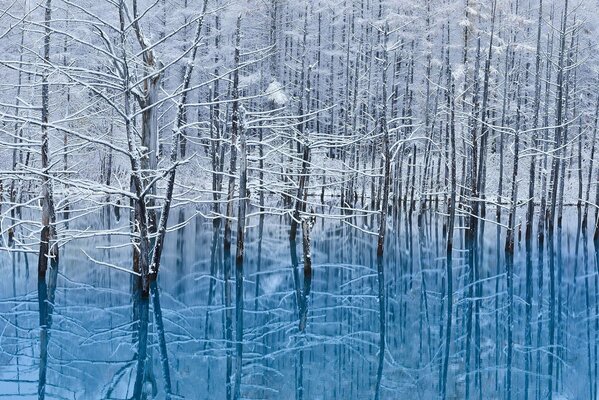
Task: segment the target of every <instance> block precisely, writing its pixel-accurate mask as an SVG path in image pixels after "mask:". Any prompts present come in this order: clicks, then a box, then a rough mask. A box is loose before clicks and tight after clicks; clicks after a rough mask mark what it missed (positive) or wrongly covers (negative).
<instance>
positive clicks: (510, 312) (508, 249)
mask: <svg viewBox="0 0 599 400" xmlns="http://www.w3.org/2000/svg"><path fill="white" fill-rule="evenodd" d="M517 92H518V94H517V96H518V106H517V111H516V132H515V133H514V169H513V172H512V200H511V203H512V204H511V208H510V213H509V218H508V229H507V236H506V239H505V259H506V260H505V269H506V282H507V292H508V294H507V295H508V299H507V303H508V304H507V377H506V392H507V398H508V399H511V398H512V355H513V349H514V342H513V327H514V236H515V229H516V222H515V221H516V206H517V201H518V180H517V179H518V155H519V154H518V147H519V135H520V132H519V127H520V100H521V99H520V87H519V86H518V91H517Z"/></svg>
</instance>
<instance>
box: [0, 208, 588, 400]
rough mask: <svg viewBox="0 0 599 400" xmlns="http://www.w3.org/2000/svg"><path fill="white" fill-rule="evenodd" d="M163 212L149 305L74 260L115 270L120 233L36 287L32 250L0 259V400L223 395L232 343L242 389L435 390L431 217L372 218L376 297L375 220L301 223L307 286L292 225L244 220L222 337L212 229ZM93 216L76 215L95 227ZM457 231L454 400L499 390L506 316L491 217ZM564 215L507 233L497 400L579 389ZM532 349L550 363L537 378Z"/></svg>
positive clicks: (576, 274)
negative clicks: (385, 224)
mask: <svg viewBox="0 0 599 400" xmlns="http://www.w3.org/2000/svg"><path fill="white" fill-rule="evenodd" d="M489 213H490V212H489ZM492 214H493V216H494V210H493V212H492ZM592 216H593V217H594V215H592ZM172 219H173V220H175V222H185V221H189V222H188V224H187V225H186V226H185V227H184V228H183V229H181V230H179V231H177V232H174V233H171V234H169V236H168V237H167V243H166V246H167V247H166V250H165V253H164V256H163V265H162V267H161V271H160V276H159V279H158V285H157V287H153V288H152V293H151V296H150V299H149V300H143V299H140V298H139V297H137V296H136V295H134V294H133V290H132V287H133V285H132V278H131V276H130V275H129V274H128V273H126V272H122V271H119V270H116V269H112V268H108V267H107V266H103V265H98V264H96V263H94V262H93V261H91V260H90V259H89V258H88V257H87V256H86V253H87V254H88V255H89V256H90V257H91V258H93V259H95V260H101V261H102V262H105V263H111V264H115V265H118V266H123V267H127V268H130V267H129V266H130V265H131V248H130V247H127V246H124V245H123V244H124V243H125V241H126V238H124V237H123V236H118V235H115V236H113V237H111V238H106V237H91V238H87V239H79V240H77V241H73V242H70V243H69V244H67V245H66V246H65V247H64V248H63V250H62V253H61V259H60V264H59V266H58V278H57V284H56V288H53V287H52V284H50V285H47V284H46V283H45V282H40V283H38V278H37V273H36V265H37V255H35V254H25V253H19V252H14V253H10V254H9V253H2V254H0V276H1V277H2V279H1V281H0V398H3V399H4V398H9V399H10V398H14V399H17V398H18V399H23V398H37V397H38V390H40V387H44V388H45V389H44V393H45V397H46V398H57V399H106V398H110V399H130V398H159V399H164V398H169V397H170V398H187V399H225V398H226V396H227V382H230V384H229V390H230V391H231V392H233V393H234V392H235V390H236V387H235V383H236V369H237V365H238V364H237V355H238V351H239V350H241V351H242V355H243V358H242V360H243V362H242V364H241V379H240V380H239V392H240V396H241V397H242V398H248V399H293V398H300V397H301V398H304V399H369V398H375V396H376V395H377V393H378V395H379V396H380V398H382V399H401V398H410V399H432V398H438V397H439V392H440V385H441V376H442V373H441V371H442V364H443V359H444V343H445V342H444V340H445V329H446V326H447V318H446V315H447V293H446V287H447V285H446V281H445V278H446V272H445V268H446V257H445V255H446V250H445V239H444V233H443V224H444V218H443V217H442V216H441V215H439V214H436V213H434V212H430V213H427V214H426V215H425V216H424V217H423V218H422V219H421V224H420V226H419V224H418V220H417V218H416V217H415V216H414V217H413V218H406V217H405V213H403V214H402V215H401V216H400V217H399V218H397V219H394V220H393V221H392V220H390V221H389V231H388V236H387V246H386V250H385V256H384V259H383V270H384V285H383V287H384V290H383V292H382V293H381V290H380V288H379V277H378V275H377V261H376V254H375V253H376V237H375V236H373V235H371V234H368V233H366V232H365V230H367V229H371V230H376V227H375V226H374V225H372V224H373V223H374V224H377V221H376V218H375V219H374V221H373V220H372V219H370V218H368V219H366V218H364V219H352V220H351V221H347V222H351V223H343V222H342V221H339V220H322V219H318V220H317V221H316V226H315V227H314V230H313V232H312V259H313V269H312V276H311V281H308V279H307V278H309V277H304V270H303V268H302V260H303V258H302V246H301V235H300V236H299V237H298V243H297V245H296V248H295V251H294V250H293V246H292V245H291V244H290V242H289V240H288V222H287V220H286V219H284V218H281V217H274V216H267V217H265V218H263V219H262V220H261V219H260V218H258V217H252V218H250V220H249V222H250V223H249V225H250V227H249V229H248V232H247V235H246V237H247V244H246V258H245V263H244V269H245V271H244V275H245V283H244V296H243V310H244V311H243V331H242V337H243V343H242V346H238V344H239V343H237V342H235V337H236V334H237V330H236V329H237V323H236V302H235V292H236V287H235V265H234V263H235V261H234V255H233V267H232V268H233V272H232V276H231V288H232V289H231V290H232V296H233V301H232V304H231V307H230V308H228V309H227V308H226V307H225V296H224V288H225V284H224V280H223V279H224V278H223V265H224V261H223V248H222V232H219V233H217V234H216V235H214V231H213V224H212V221H210V220H207V219H204V218H203V217H200V216H195V215H192V213H191V212H189V211H183V210H181V211H178V210H175V211H174V212H173V217H172ZM103 221H105V218H104V217H102V216H97V217H95V218H93V219H92V220H91V222H90V221H88V223H89V224H90V226H93V228H94V229H98V228H99V227H101V226H103V224H105V222H103ZM464 223H465V222H464V221H463V220H462V219H457V220H456V226H457V227H458V228H457V230H456V234H455V236H454V237H455V247H454V252H453V254H454V257H453V296H452V297H453V308H452V311H453V312H452V327H451V347H450V351H449V355H450V356H449V361H448V363H449V365H448V376H447V398H451V399H454V398H455V399H457V398H464V397H465V396H466V389H467V388H469V389H468V394H469V396H470V397H471V398H477V399H478V398H484V399H494V398H503V397H504V396H506V376H507V370H508V368H507V367H508V363H509V361H508V351H507V343H508V330H507V323H508V321H509V318H508V310H510V307H509V304H508V290H507V286H506V282H507V281H506V274H505V253H504V243H505V229H501V234H500V237H499V240H498V236H497V225H496V224H494V223H490V222H488V223H485V224H484V226H481V229H480V237H479V238H478V240H477V246H476V254H475V256H474V257H469V253H468V248H470V247H468V248H467V246H466V244H465V243H464V240H463V235H462V234H461V232H463V230H460V228H459V227H460V226H464ZM579 223H580V221H579V214H578V211H577V210H576V209H575V208H573V209H569V210H568V211H567V214H566V217H565V218H564V226H563V228H562V229H559V230H556V232H555V236H554V237H553V238H549V237H548V238H546V240H545V246H544V248H542V249H541V251H539V248H538V242H537V240H536V235H533V237H534V240H533V241H532V244H531V246H530V248H528V249H527V246H526V245H525V240H524V237H523V236H524V234H523V233H522V239H521V241H517V243H516V249H515V259H514V285H513V290H514V303H513V307H512V308H511V309H512V310H513V312H512V315H511V317H512V318H513V331H512V337H513V356H512V368H511V370H512V388H513V389H512V398H524V393H525V388H526V387H528V393H529V398H546V396H547V394H548V390H549V385H551V387H552V391H554V392H555V393H556V394H559V396H561V398H568V399H581V398H590V397H589V396H594V395H596V383H597V372H598V371H597V344H598V339H597V338H598V336H597V335H598V334H599V327H598V325H597V323H598V319H597V316H598V315H599V310H598V306H599V303H598V293H597V289H598V284H597V253H596V252H595V246H594V245H593V242H592V228H593V227H589V234H586V233H585V232H584V231H582V230H581V229H579ZM111 224H112V228H115V227H116V228H119V227H120V228H123V229H126V226H127V225H126V224H127V222H126V221H123V220H121V221H120V222H116V221H112V222H111ZM590 225H593V224H590ZM234 245H235V241H233V246H234ZM550 246H551V247H552V248H553V251H548V248H550ZM472 264H473V265H475V267H476V268H475V269H476V273H477V279H478V280H477V284H474V285H472V284H470V282H471V278H470V277H471V275H470V270H471V266H472ZM551 270H553V272H554V275H553V285H554V290H552V284H551V282H552V279H551V275H550V271H551ZM527 273H528V276H529V278H530V280H529V283H530V287H529V288H528V290H529V292H528V296H530V295H531V294H532V296H531V297H527ZM307 285H310V286H309V287H310V290H309V293H308V291H307V290H306V288H307ZM471 288H472V289H473V290H470V289H471ZM539 288H541V290H539ZM531 290H532V291H531ZM527 299H529V300H531V301H530V308H528V309H527ZM381 304H382V308H384V313H383V314H382V315H383V317H384V318H381ZM227 310H228V312H227ZM302 310H303V311H304V313H305V315H306V319H305V327H304V329H303V330H302V331H300V319H301V318H300V315H301V314H302ZM552 313H553V314H552ZM227 314H229V315H230V317H231V318H232V325H231V336H229V338H230V339H229V340H227V326H228V324H227V318H226V316H227ZM551 315H553V318H552V317H551ZM469 316H471V318H468V317H469ZM469 321H470V322H469ZM527 321H528V323H527ZM527 327H528V328H527ZM381 329H384V333H385V335H384V344H385V346H384V352H381V351H380V350H381V334H380V333H381ZM552 330H553V337H554V339H553V340H551V339H550V337H551V334H550V331H552ZM528 332H530V337H529V338H527V333H528ZM550 354H555V356H556V357H555V358H554V362H553V366H552V368H553V370H552V375H553V379H552V380H551V383H550V381H549V372H548V368H549V357H550V356H549V355H550ZM467 357H469V358H470V361H469V362H467V361H466V359H467ZM140 360H141V361H143V360H146V362H145V364H144V363H143V362H140ZM144 365H145V368H144ZM526 377H528V378H526ZM40 381H41V382H42V383H43V382H45V385H40ZM377 382H380V389H378V390H377V386H379V385H378V384H377ZM167 393H170V396H167ZM554 398H558V396H557V395H556V396H554Z"/></svg>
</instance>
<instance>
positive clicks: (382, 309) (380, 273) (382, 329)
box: [374, 254, 386, 400]
mask: <svg viewBox="0 0 599 400" xmlns="http://www.w3.org/2000/svg"><path fill="white" fill-rule="evenodd" d="M376 265H377V277H378V282H379V290H378V302H379V357H378V358H379V360H378V362H379V364H378V368H377V372H376V389H375V393H374V399H375V400H378V399H379V398H380V397H381V381H382V379H383V366H384V363H385V333H386V324H385V315H386V306H385V301H386V297H385V274H384V268H383V256H382V254H379V255H377V257H376Z"/></svg>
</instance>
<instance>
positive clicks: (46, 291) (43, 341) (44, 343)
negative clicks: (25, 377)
mask: <svg viewBox="0 0 599 400" xmlns="http://www.w3.org/2000/svg"><path fill="white" fill-rule="evenodd" d="M57 279H58V263H57V262H56V261H55V260H52V263H51V266H50V274H49V276H48V283H46V279H45V278H44V277H41V276H38V280H37V291H38V306H39V317H40V318H39V322H40V365H39V380H38V386H37V393H38V398H39V399H40V400H43V399H44V398H45V396H46V376H47V371H48V345H49V342H50V330H51V328H52V312H53V311H54V297H55V294H56V281H57Z"/></svg>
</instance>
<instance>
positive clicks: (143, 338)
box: [133, 296, 150, 399]
mask: <svg viewBox="0 0 599 400" xmlns="http://www.w3.org/2000/svg"><path fill="white" fill-rule="evenodd" d="M149 305H150V303H149V300H148V298H147V297H143V296H142V297H140V298H137V299H135V302H134V307H137V312H136V313H137V316H138V318H139V320H138V321H136V322H137V324H138V331H137V354H136V355H135V356H136V359H137V367H136V372H135V383H134V385H133V398H134V399H142V398H146V395H147V393H145V388H144V386H145V378H146V375H147V374H146V366H147V364H149V363H147V358H148V318H149V317H148V314H149ZM148 367H150V366H149V365H148Z"/></svg>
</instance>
